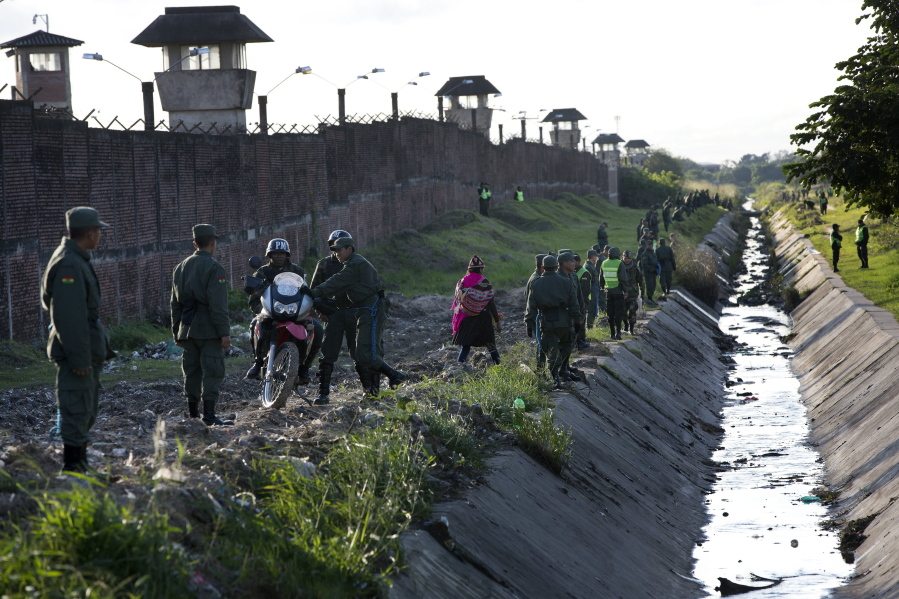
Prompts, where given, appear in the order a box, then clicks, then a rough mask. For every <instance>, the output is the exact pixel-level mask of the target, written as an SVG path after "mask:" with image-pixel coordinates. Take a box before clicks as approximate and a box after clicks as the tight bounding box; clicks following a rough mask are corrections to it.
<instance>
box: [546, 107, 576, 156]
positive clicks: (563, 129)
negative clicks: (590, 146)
mask: <svg viewBox="0 0 899 599" xmlns="http://www.w3.org/2000/svg"><path fill="white" fill-rule="evenodd" d="M585 120H587V117H585V116H584V115H583V114H581V112H580V111H579V110H578V109H577V108H554V109H552V110H551V111H550V113H549V114H547V115H546V117H545V118H544V119H543V122H544V123H552V126H553V130H552V131H550V133H549V138H550V141H551V142H552V144H553V145H554V146H559V147H560V148H574V149H577V145H578V144H579V143H580V141H581V130H580V128H579V127H578V121H585Z"/></svg>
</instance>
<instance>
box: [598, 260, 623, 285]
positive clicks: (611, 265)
mask: <svg viewBox="0 0 899 599" xmlns="http://www.w3.org/2000/svg"><path fill="white" fill-rule="evenodd" d="M620 265H621V260H617V259H614V260H613V259H612V258H609V259H608V260H603V263H602V267H601V268H602V278H603V279H605V281H606V289H617V288H618V267H619V266H620Z"/></svg>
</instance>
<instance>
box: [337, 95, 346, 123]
mask: <svg viewBox="0 0 899 599" xmlns="http://www.w3.org/2000/svg"><path fill="white" fill-rule="evenodd" d="M337 121H338V122H339V123H340V125H341V126H343V125H346V89H344V88H342V87H341V88H339V89H338V90H337Z"/></svg>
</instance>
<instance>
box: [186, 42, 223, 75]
mask: <svg viewBox="0 0 899 599" xmlns="http://www.w3.org/2000/svg"><path fill="white" fill-rule="evenodd" d="M206 47H208V48H209V53H208V54H197V55H196V56H190V49H191V48H196V46H181V58H184V57H188V58H187V59H186V60H185V61H184V62H182V63H181V69H182V70H185V71H208V70H210V69H220V68H222V67H221V51H220V50H219V46H218V44H209V45H208V46H206Z"/></svg>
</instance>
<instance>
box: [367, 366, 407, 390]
mask: <svg viewBox="0 0 899 599" xmlns="http://www.w3.org/2000/svg"><path fill="white" fill-rule="evenodd" d="M381 374H384V375H385V376H386V377H387V379H388V380H389V381H390V388H391V389H396V388H397V387H398V386H399V385H400V383H402V382H403V381H405V380H406V379H408V378H409V375H408V374H406V373H404V372H400V371H399V370H396V369H395V368H393V367H391V366H388V365H387V364H382V365H381V368H380V370H377V371H375V378H376V379H377V380H378V387H380V386H381V383H380V379H381V376H380V375H381Z"/></svg>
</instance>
